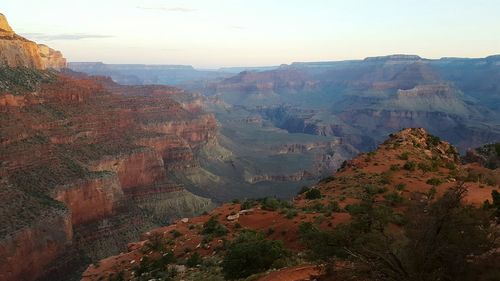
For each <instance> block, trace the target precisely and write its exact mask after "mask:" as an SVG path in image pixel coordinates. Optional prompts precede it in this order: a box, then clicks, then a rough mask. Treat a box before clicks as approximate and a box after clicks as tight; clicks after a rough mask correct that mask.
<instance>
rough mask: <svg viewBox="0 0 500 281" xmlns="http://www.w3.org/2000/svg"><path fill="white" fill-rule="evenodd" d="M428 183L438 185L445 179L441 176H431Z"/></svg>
mask: <svg viewBox="0 0 500 281" xmlns="http://www.w3.org/2000/svg"><path fill="white" fill-rule="evenodd" d="M426 183H427V184H430V185H433V186H438V185H441V184H443V180H442V179H439V178H430V179H428V180H427V182H426Z"/></svg>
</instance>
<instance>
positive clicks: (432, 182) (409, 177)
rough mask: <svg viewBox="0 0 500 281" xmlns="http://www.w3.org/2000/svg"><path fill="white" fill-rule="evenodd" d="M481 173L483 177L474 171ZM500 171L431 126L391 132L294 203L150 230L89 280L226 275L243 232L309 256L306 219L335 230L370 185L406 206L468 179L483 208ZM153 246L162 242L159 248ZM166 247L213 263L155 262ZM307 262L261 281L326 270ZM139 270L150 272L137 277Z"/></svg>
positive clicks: (264, 203) (218, 212)
mask: <svg viewBox="0 0 500 281" xmlns="http://www.w3.org/2000/svg"><path fill="white" fill-rule="evenodd" d="M409 163H410V164H409ZM478 174H481V175H483V176H481V177H477V176H474V175H478ZM499 176H500V174H499V173H498V170H496V171H491V170H488V169H485V168H482V167H479V166H477V165H475V164H467V165H462V164H461V162H460V157H459V155H458V153H457V150H456V148H454V147H453V146H452V145H450V144H449V143H446V142H443V141H440V140H439V139H438V138H436V137H435V136H432V135H429V134H428V133H427V132H426V131H425V130H423V129H405V130H403V131H400V132H398V133H396V134H393V135H391V136H390V138H389V139H388V140H386V141H385V142H384V143H383V144H381V145H380V146H379V147H378V149H377V150H375V151H373V152H370V153H366V154H360V155H359V156H358V157H356V158H354V159H353V160H350V161H346V162H345V163H344V165H343V167H342V168H341V169H339V171H338V172H337V173H336V174H334V175H333V176H331V177H329V178H326V179H324V180H322V181H320V182H318V183H317V184H316V185H314V186H312V187H310V188H308V189H306V190H304V193H302V194H300V195H298V196H297V197H296V198H295V199H294V200H293V201H291V202H290V203H279V202H278V201H276V200H275V199H269V198H268V199H265V200H261V201H258V202H256V201H254V202H252V201H246V202H244V203H241V204H240V203H233V204H225V205H223V206H221V207H219V208H217V209H215V210H214V211H212V212H211V213H210V214H208V215H205V216H200V217H195V218H193V219H183V220H180V221H177V222H176V223H175V224H173V225H171V226H168V227H164V228H159V229H156V230H154V231H151V232H148V233H146V234H145V235H144V236H143V238H144V240H143V241H142V242H137V243H132V244H130V245H129V251H128V252H127V253H122V254H120V255H117V256H113V257H109V258H106V259H104V260H101V261H100V262H99V263H98V264H94V265H92V266H90V267H89V268H88V269H87V270H86V271H85V273H84V274H83V277H82V280H84V281H90V280H102V279H103V278H113V277H117V276H121V278H123V279H124V280H142V279H143V278H151V277H148V276H152V275H149V274H152V273H151V272H150V270H160V271H165V270H167V268H172V267H174V268H177V269H179V270H180V271H178V274H177V275H176V276H175V278H174V280H201V279H199V278H209V277H210V278H213V279H214V280H223V277H222V275H221V273H220V271H218V269H217V264H218V263H217V261H218V260H220V259H222V258H223V257H224V255H225V253H226V250H227V248H226V245H227V244H228V243H227V242H224V241H231V240H232V239H234V238H235V237H237V236H238V234H239V233H241V232H242V231H245V230H249V229H253V230H257V231H261V232H263V233H265V235H266V237H267V239H271V240H281V241H283V243H284V245H286V247H287V248H288V249H289V250H290V251H292V253H293V254H292V256H295V257H303V253H302V252H303V251H304V245H302V244H301V243H300V240H299V239H298V235H299V228H300V227H301V225H303V223H306V222H311V223H314V224H315V225H317V226H318V227H320V228H322V229H325V230H333V231H335V229H336V228H337V227H338V226H339V225H341V224H343V223H346V222H348V221H349V220H350V219H351V213H350V212H349V211H348V210H351V209H350V207H349V206H350V205H351V207H352V205H355V204H357V203H358V202H360V200H362V196H363V195H362V194H363V189H364V188H370V189H373V190H377V192H376V193H377V195H376V200H377V202H385V203H387V204H389V206H392V208H394V210H395V211H397V212H401V211H403V210H405V208H406V207H405V206H408V205H407V204H409V203H410V202H412V201H416V202H424V201H426V200H433V199H432V198H435V197H440V196H441V195H442V194H444V193H445V191H447V190H448V189H449V188H452V187H454V186H456V184H457V182H461V181H464V182H465V187H466V189H467V196H466V197H465V200H466V201H467V202H468V203H470V204H473V205H476V206H481V205H482V204H483V202H484V201H485V200H487V199H489V200H491V193H492V191H493V190H497V191H498V189H499V188H500V184H499V183H500V178H499ZM311 190H317V191H318V194H320V196H317V197H313V196H310V195H309V193H311ZM396 199H397V200H396ZM273 200H274V201H273ZM211 218H212V219H211ZM214 218H216V221H218V223H219V224H221V225H223V226H224V228H225V229H226V230H227V233H224V234H222V235H221V236H220V237H214V236H213V235H206V233H205V232H206V231H205V228H206V227H207V221H209V220H214ZM152 245H156V246H154V248H153V246H152ZM161 245H163V246H161ZM160 249H163V250H160ZM186 249H189V250H186ZM159 251H162V253H169V251H172V252H173V254H174V255H175V257H176V260H177V261H176V262H174V263H173V264H175V263H177V264H186V259H189V258H190V257H192V256H193V255H194V253H198V254H199V255H201V257H202V259H203V260H205V261H204V262H202V265H201V266H200V267H192V268H188V269H186V267H185V266H179V265H173V264H171V265H169V266H168V267H162V266H160V267H158V268H155V263H154V262H152V261H154V260H157V259H158V254H159ZM301 253H302V254H301ZM164 255H165V254H164ZM301 263H304V261H303V259H301V258H298V260H297V262H296V263H293V262H291V264H292V267H290V268H289V269H284V270H281V271H278V272H273V273H271V274H270V275H269V276H265V274H264V276H262V279H258V280H275V279H270V278H273V277H274V278H284V279H279V280H302V279H301V278H306V277H308V276H309V275H311V274H321V270H320V269H318V268H316V270H312V269H311V268H312V267H310V266H309V265H307V264H306V265H302V266H298V267H297V266H296V265H297V264H301ZM158 264H160V263H158ZM188 264H189V263H188ZM297 268H308V270H305V271H306V272H307V273H308V274H306V275H307V276H302V275H301V274H302V273H301V274H298V273H297V275H300V276H302V277H300V278H299V277H297V278H298V279H293V278H295V277H293V276H294V274H295V272H296V270H297ZM219 269H220V268H219ZM139 270H141V271H139ZM137 272H142V274H143V275H141V276H140V275H137ZM217 272H219V273H217ZM280 272H281V273H280ZM301 272H302V271H301ZM134 274H135V275H134ZM304 274H305V273H304ZM141 278H142V279H141ZM197 278H198V279H197ZM255 279H257V276H255ZM276 280H277V279H276Z"/></svg>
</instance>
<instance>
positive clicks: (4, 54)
mask: <svg viewBox="0 0 500 281" xmlns="http://www.w3.org/2000/svg"><path fill="white" fill-rule="evenodd" d="M0 50H1V52H0V66H8V67H29V68H35V69H49V68H51V69H61V68H64V67H66V59H65V58H64V57H63V56H62V54H61V52H58V51H55V50H53V49H51V48H49V47H48V46H46V45H38V44H36V43H35V42H32V41H29V40H27V39H26V38H23V37H21V36H19V35H17V34H16V33H14V31H13V30H12V28H11V27H10V25H9V23H8V22H7V19H6V17H5V16H4V15H3V14H0Z"/></svg>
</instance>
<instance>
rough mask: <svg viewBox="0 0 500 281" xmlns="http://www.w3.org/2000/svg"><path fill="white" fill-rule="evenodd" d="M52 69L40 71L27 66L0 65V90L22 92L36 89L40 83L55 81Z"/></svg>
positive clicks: (55, 77)
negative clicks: (11, 66)
mask: <svg viewBox="0 0 500 281" xmlns="http://www.w3.org/2000/svg"><path fill="white" fill-rule="evenodd" d="M56 79H57V76H56V74H55V72H52V71H41V70H36V69H33V68H28V67H17V68H10V67H0V91H1V92H9V93H12V94H23V93H27V92H34V91H37V90H38V88H39V87H40V85H41V84H42V83H51V82H55V81H56Z"/></svg>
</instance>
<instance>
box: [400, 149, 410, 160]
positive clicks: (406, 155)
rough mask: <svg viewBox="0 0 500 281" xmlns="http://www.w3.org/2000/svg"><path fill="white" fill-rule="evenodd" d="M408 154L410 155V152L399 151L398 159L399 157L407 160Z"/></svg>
mask: <svg viewBox="0 0 500 281" xmlns="http://www.w3.org/2000/svg"><path fill="white" fill-rule="evenodd" d="M409 156H410V153H408V152H407V151H405V152H403V153H401V155H399V159H401V160H408V158H409Z"/></svg>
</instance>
